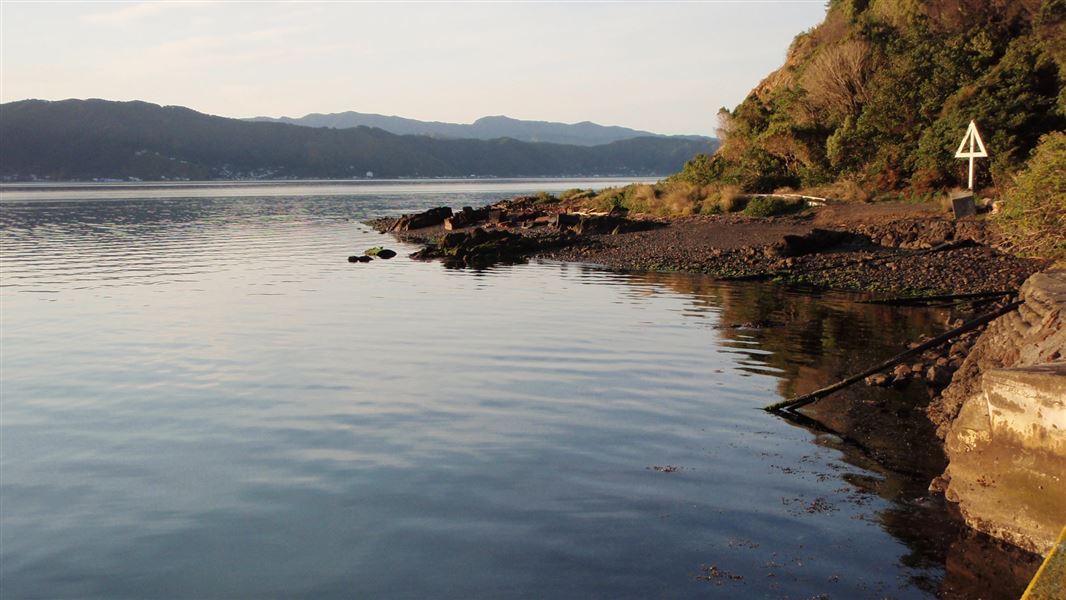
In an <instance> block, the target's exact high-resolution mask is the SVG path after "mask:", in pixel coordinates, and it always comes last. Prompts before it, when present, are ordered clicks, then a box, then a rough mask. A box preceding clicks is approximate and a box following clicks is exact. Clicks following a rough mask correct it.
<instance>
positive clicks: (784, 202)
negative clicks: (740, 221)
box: [744, 196, 807, 217]
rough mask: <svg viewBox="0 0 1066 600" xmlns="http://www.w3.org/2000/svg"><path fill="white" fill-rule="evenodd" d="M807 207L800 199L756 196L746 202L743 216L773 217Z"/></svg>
mask: <svg viewBox="0 0 1066 600" xmlns="http://www.w3.org/2000/svg"><path fill="white" fill-rule="evenodd" d="M806 206H807V203H806V202H804V201H803V200H802V199H800V198H782V197H780V196H757V197H755V198H752V199H751V200H749V201H748V205H747V206H745V207H744V214H746V215H748V216H750V217H773V216H775V215H785V214H789V213H794V212H799V211H801V210H803V209H804V208H805V207H806Z"/></svg>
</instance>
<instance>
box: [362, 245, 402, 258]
mask: <svg viewBox="0 0 1066 600" xmlns="http://www.w3.org/2000/svg"><path fill="white" fill-rule="evenodd" d="M363 254H366V255H367V256H376V257H378V258H384V259H386V260H387V259H390V258H392V257H394V256H396V252H395V251H393V250H389V249H388V248H382V247H381V246H375V247H373V248H370V249H369V250H367V251H366V252H364V253H363Z"/></svg>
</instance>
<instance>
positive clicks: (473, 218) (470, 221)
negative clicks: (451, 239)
mask: <svg viewBox="0 0 1066 600" xmlns="http://www.w3.org/2000/svg"><path fill="white" fill-rule="evenodd" d="M488 216H489V211H488V210H486V209H479V210H474V209H473V208H470V207H469V206H464V207H463V210H461V211H459V212H457V213H454V214H452V216H450V217H448V218H446V219H444V228H445V229H448V230H453V229H462V228H463V227H470V226H471V225H475V224H477V223H480V222H481V221H484V220H485V219H486V217H488Z"/></svg>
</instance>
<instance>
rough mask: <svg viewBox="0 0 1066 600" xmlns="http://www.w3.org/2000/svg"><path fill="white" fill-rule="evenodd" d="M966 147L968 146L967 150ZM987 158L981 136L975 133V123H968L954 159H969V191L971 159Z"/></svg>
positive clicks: (971, 170) (971, 175)
mask: <svg viewBox="0 0 1066 600" xmlns="http://www.w3.org/2000/svg"><path fill="white" fill-rule="evenodd" d="M967 146H969V149H967ZM987 156H988V151H987V150H985V143H984V142H983V141H981V134H980V133H977V123H974V122H973V121H970V126H969V127H967V128H966V135H964V136H962V142H961V143H960V144H959V149H958V150H956V151H955V158H968V159H970V177H969V179H968V183H969V188H970V189H971V190H972V189H973V159H975V158H986V157H987Z"/></svg>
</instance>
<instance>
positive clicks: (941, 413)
mask: <svg viewBox="0 0 1066 600" xmlns="http://www.w3.org/2000/svg"><path fill="white" fill-rule="evenodd" d="M1020 297H1021V299H1022V300H1023V301H1024V304H1022V305H1021V306H1020V307H1019V309H1018V310H1017V311H1015V312H1012V313H1010V314H1007V315H1004V316H1003V317H1001V318H999V319H997V320H995V321H993V322H992V323H991V324H989V326H988V329H986V330H985V332H984V333H983V334H982V335H981V337H980V338H979V339H978V341H977V343H976V344H975V345H974V348H973V350H971V352H970V354H969V355H968V356H967V358H966V360H965V361H964V362H963V364H962V366H961V368H960V369H959V370H958V371H957V372H956V374H955V376H954V378H953V380H952V383H951V385H950V386H948V388H947V389H945V390H944V393H943V395H942V396H941V398H940V399H939V400H938V401H937V402H936V403H934V404H932V405H931V406H930V409H929V410H930V417H931V418H932V420H933V422H934V423H936V424H937V425H938V434H940V435H941V437H943V438H944V448H945V452H946V454H947V457H948V468H947V471H946V472H945V474H944V477H943V480H944V481H943V482H942V486H943V489H944V492H945V496H946V497H947V499H948V500H950V501H952V502H956V503H958V505H959V509H960V511H961V512H962V514H963V517H964V518H965V519H966V521H967V523H968V524H969V525H970V526H971V527H973V528H975V529H978V530H980V531H983V532H985V533H988V534H990V535H992V536H994V537H998V538H1000V539H1003V540H1006V541H1009V542H1011V543H1013V544H1015V545H1017V546H1020V547H1022V548H1024V549H1026V550H1030V551H1032V552H1036V553H1041V554H1043V553H1045V552H1046V551H1047V550H1048V549H1050V548H1051V546H1052V544H1053V543H1054V541H1055V538H1056V536H1057V535H1058V533H1059V531H1060V530H1061V529H1062V527H1063V526H1064V525H1066V270H1052V271H1045V272H1043V273H1037V274H1036V275H1033V276H1032V277H1030V278H1029V279H1028V280H1027V281H1026V283H1025V284H1024V285H1023V286H1022V288H1021V291H1020Z"/></svg>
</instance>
